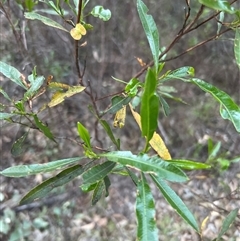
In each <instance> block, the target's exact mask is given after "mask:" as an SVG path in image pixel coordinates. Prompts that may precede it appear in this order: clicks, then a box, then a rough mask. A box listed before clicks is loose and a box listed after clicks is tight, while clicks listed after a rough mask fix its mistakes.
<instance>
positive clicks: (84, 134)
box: [77, 122, 91, 149]
mask: <svg viewBox="0 0 240 241" xmlns="http://www.w3.org/2000/svg"><path fill="white" fill-rule="evenodd" d="M77 129H78V134H79V136H80V138H81V139H82V140H83V141H84V142H85V145H86V146H87V147H88V148H90V149H91V143H90V134H89V132H88V130H87V129H86V128H85V127H84V126H83V125H82V124H81V123H80V122H78V123H77Z"/></svg>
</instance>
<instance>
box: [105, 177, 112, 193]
mask: <svg viewBox="0 0 240 241" xmlns="http://www.w3.org/2000/svg"><path fill="white" fill-rule="evenodd" d="M103 181H104V186H105V193H106V194H105V197H108V195H109V191H108V189H109V187H110V186H111V181H110V179H109V177H108V176H106V177H104V179H103Z"/></svg>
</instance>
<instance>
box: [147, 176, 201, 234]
mask: <svg viewBox="0 0 240 241" xmlns="http://www.w3.org/2000/svg"><path fill="white" fill-rule="evenodd" d="M150 176H151V177H152V179H153V181H154V182H155V184H156V185H157V187H158V188H159V190H160V191H161V193H162V194H163V196H164V198H165V199H166V201H167V202H168V203H169V204H170V205H171V206H172V207H173V208H174V209H175V211H176V212H177V213H178V214H179V215H180V216H181V217H182V218H183V219H184V220H185V221H186V222H187V223H188V224H189V225H191V226H192V227H193V228H194V229H195V230H196V231H197V232H199V228H198V224H197V222H196V220H195V218H194V216H193V214H192V213H191V212H190V211H189V209H188V208H187V206H186V205H185V203H184V202H183V201H182V200H181V198H180V197H179V196H178V195H177V194H176V193H175V192H174V190H173V189H171V188H170V187H169V186H168V185H167V184H166V182H164V181H163V180H162V179H161V178H159V177H156V176H154V175H151V174H150Z"/></svg>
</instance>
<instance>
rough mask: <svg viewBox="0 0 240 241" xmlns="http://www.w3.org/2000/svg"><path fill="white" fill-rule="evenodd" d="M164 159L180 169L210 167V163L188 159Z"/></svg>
mask: <svg viewBox="0 0 240 241" xmlns="http://www.w3.org/2000/svg"><path fill="white" fill-rule="evenodd" d="M166 161H167V162H169V163H172V164H174V165H175V166H177V167H179V168H181V169H186V170H201V169H209V168H211V165H209V164H205V163H201V162H195V161H190V160H183V159H172V160H166Z"/></svg>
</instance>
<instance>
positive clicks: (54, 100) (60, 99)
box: [48, 86, 85, 108]
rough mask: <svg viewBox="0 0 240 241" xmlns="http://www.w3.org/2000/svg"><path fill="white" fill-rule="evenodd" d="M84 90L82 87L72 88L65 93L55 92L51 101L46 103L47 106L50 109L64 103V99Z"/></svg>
mask: <svg viewBox="0 0 240 241" xmlns="http://www.w3.org/2000/svg"><path fill="white" fill-rule="evenodd" d="M84 89H85V87H83V86H72V87H70V88H69V89H68V90H67V91H66V92H55V94H54V95H53V96H52V99H51V101H50V102H49V103H48V106H49V107H50V108H51V107H53V106H56V105H58V104H60V103H62V102H63V101H64V99H65V98H67V97H70V96H72V95H75V94H78V93H80V92H82V91H83V90H84Z"/></svg>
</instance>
